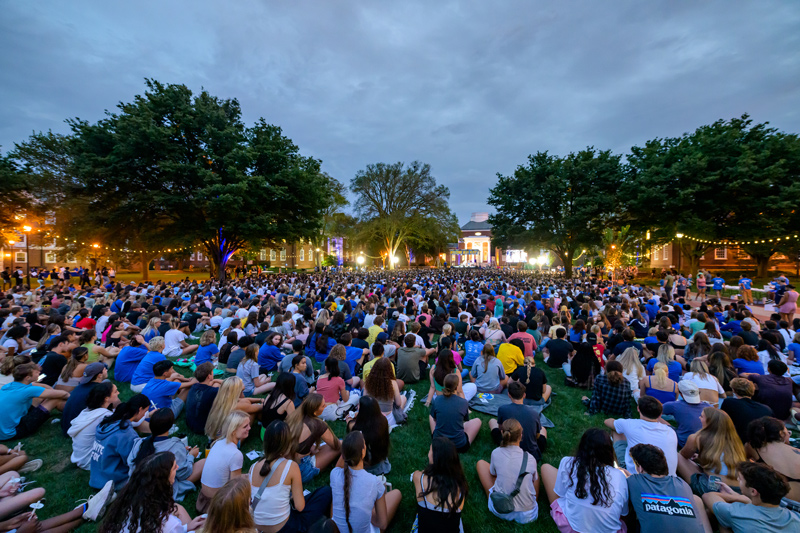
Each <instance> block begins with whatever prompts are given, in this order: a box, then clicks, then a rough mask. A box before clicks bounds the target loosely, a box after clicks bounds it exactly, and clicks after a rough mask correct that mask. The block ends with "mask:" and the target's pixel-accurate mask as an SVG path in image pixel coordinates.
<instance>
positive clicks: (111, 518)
mask: <svg viewBox="0 0 800 533" xmlns="http://www.w3.org/2000/svg"><path fill="white" fill-rule="evenodd" d="M177 472H178V464H177V463H176V461H175V456H174V455H173V454H172V453H171V452H160V453H155V454H153V455H150V456H148V457H147V458H146V459H145V460H144V461H142V464H141V465H139V466H138V468H136V470H134V471H133V474H132V475H131V479H130V481H129V482H128V484H127V485H125V488H123V489H122V490H121V491H120V493H119V494H118V495H117V498H116V499H115V500H114V502H113V503H112V504H111V505H110V507H109V508H108V513H107V514H106V518H105V520H103V523H102V524H101V525H100V528H99V529H98V530H97V531H98V533H128V532H132V531H136V532H142V533H143V532H145V531H152V532H169V533H172V532H175V531H197V530H198V529H199V528H200V527H201V526H202V525H203V522H204V521H205V518H204V517H202V516H198V517H197V518H195V519H192V518H191V517H190V516H189V513H188V512H186V509H184V508H183V506H182V505H180V504H178V503H175V499H174V498H173V496H172V484H173V483H174V482H175V476H176V474H177Z"/></svg>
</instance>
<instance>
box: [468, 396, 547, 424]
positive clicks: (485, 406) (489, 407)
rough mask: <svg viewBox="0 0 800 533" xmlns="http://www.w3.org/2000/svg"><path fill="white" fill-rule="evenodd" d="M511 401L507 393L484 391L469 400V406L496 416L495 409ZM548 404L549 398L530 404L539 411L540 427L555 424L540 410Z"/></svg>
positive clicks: (474, 409)
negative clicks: (539, 403) (540, 402)
mask: <svg viewBox="0 0 800 533" xmlns="http://www.w3.org/2000/svg"><path fill="white" fill-rule="evenodd" d="M509 403H511V398H509V397H508V394H506V393H502V394H489V393H486V392H479V393H478V394H476V395H475V397H474V398H472V399H471V400H470V401H469V408H470V409H472V410H473V411H479V412H481V413H485V414H487V415H491V416H497V410H498V409H500V407H502V406H504V405H506V404H509ZM548 405H550V400H548V401H547V403H544V404H541V405H530V406H529V407H532V408H533V409H535V410H536V411H537V412H538V413H539V421H540V422H541V423H542V427H546V428H552V427H555V424H553V422H551V421H550V419H549V418H547V417H546V416H545V415H544V413H542V411H543V410H544V408H545V407H547V406H548Z"/></svg>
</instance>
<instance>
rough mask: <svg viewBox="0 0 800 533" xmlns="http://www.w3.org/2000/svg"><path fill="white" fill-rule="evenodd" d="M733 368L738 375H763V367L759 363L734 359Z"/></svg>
mask: <svg viewBox="0 0 800 533" xmlns="http://www.w3.org/2000/svg"><path fill="white" fill-rule="evenodd" d="M733 368H735V369H736V371H737V372H738V373H739V374H742V373H750V374H759V375H761V376H763V375H764V365H762V364H761V361H748V360H747V359H734V360H733Z"/></svg>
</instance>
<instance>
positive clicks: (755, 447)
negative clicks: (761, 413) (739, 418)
mask: <svg viewBox="0 0 800 533" xmlns="http://www.w3.org/2000/svg"><path fill="white" fill-rule="evenodd" d="M789 437H791V432H790V431H789V430H788V429H786V426H785V425H784V423H783V422H781V421H780V420H778V419H777V418H772V417H771V416H765V417H762V418H758V419H756V420H753V421H752V422H750V424H749V425H748V426H747V443H746V444H745V453H746V454H747V458H748V459H749V460H750V461H755V462H756V463H762V464H765V465H767V466H771V467H772V468H773V469H774V470H775V471H776V472H778V473H780V474H781V475H783V477H785V478H786V481H788V482H789V494H787V495H786V497H787V498H788V499H790V500H794V501H796V502H800V461H798V459H797V449H796V448H795V447H793V446H791V445H790V444H789Z"/></svg>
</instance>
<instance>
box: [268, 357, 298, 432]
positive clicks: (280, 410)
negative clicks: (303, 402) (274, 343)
mask: <svg viewBox="0 0 800 533" xmlns="http://www.w3.org/2000/svg"><path fill="white" fill-rule="evenodd" d="M294 382H295V376H294V374H290V373H288V372H284V373H282V374H278V380H277V381H276V382H275V388H274V389H272V392H270V393H269V396H267V399H266V400H264V405H263V407H262V408H261V436H262V438H263V436H264V429H265V428H266V427H267V426H269V425H270V424H271V423H272V422H273V421H274V420H280V421H285V420H286V417H287V416H288V415H290V414H292V412H293V411H294Z"/></svg>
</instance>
